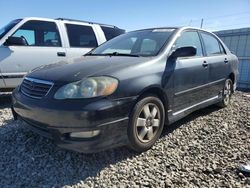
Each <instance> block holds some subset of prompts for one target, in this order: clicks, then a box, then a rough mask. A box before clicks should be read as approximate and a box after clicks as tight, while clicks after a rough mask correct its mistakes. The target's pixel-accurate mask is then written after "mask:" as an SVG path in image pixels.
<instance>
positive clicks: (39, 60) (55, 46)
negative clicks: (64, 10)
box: [0, 20, 66, 88]
mask: <svg viewBox="0 0 250 188" xmlns="http://www.w3.org/2000/svg"><path fill="white" fill-rule="evenodd" d="M11 36H13V37H22V38H24V39H25V40H26V43H27V45H25V46H5V45H2V46H0V53H1V54H0V57H1V72H2V75H3V77H4V79H5V84H6V87H8V88H13V87H16V86H17V85H18V84H19V83H20V82H21V80H22V77H23V76H24V75H25V74H26V73H27V72H29V71H31V70H32V69H34V68H36V67H39V66H41V65H46V64H51V63H55V62H58V61H60V60H64V59H65V57H66V53H65V48H64V47H63V46H62V42H61V36H60V32H59V30H58V27H57V24H56V22H53V21H40V20H29V21H27V22H25V23H24V24H23V25H21V26H20V27H19V28H18V29H17V30H16V31H14V33H13V34H12V35H11Z"/></svg>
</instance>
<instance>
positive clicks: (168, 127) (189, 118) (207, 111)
mask: <svg viewBox="0 0 250 188" xmlns="http://www.w3.org/2000/svg"><path fill="white" fill-rule="evenodd" d="M220 109H221V108H220V107H219V106H217V105H211V106H208V107H206V108H203V109H200V110H197V111H194V112H193V113H191V114H189V115H187V116H186V117H184V118H182V119H180V120H178V121H176V122H175V123H173V124H171V125H166V126H165V127H164V129H163V132H162V135H161V137H164V136H166V135H168V134H170V133H172V132H173V131H174V130H175V129H178V128H180V127H181V126H183V125H185V124H186V123H188V122H190V121H193V120H195V119H196V118H198V117H201V116H206V115H208V114H210V113H212V112H214V111H218V110H220Z"/></svg>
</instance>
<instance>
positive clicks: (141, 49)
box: [87, 29, 174, 56]
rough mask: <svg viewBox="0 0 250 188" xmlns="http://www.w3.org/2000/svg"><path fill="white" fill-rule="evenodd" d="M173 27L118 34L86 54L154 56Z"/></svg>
mask: <svg viewBox="0 0 250 188" xmlns="http://www.w3.org/2000/svg"><path fill="white" fill-rule="evenodd" d="M173 31H174V29H151V30H142V31H134V32H129V33H126V34H123V35H120V36H118V37H116V38H114V39H112V40H110V41H108V42H106V43H104V44H103V45H101V46H99V47H97V48H96V49H94V50H93V51H92V52H91V53H89V54H87V55H116V56H117V55H127V56H155V55H157V54H158V53H159V51H160V50H161V48H162V47H163V46H164V44H165V43H166V41H167V40H168V38H169V37H170V35H171V34H172V33H173Z"/></svg>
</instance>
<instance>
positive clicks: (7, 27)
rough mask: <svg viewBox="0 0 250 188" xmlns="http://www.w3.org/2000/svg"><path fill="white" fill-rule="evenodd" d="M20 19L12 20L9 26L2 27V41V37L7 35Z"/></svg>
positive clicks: (0, 36)
mask: <svg viewBox="0 0 250 188" xmlns="http://www.w3.org/2000/svg"><path fill="white" fill-rule="evenodd" d="M21 20H22V19H17V20H13V21H11V22H10V23H9V24H7V25H6V26H4V27H2V28H1V29H0V39H2V38H3V37H4V35H6V33H8V32H9V31H10V30H11V29H12V28H13V27H14V26H15V25H16V24H18V23H19V22H20V21H21Z"/></svg>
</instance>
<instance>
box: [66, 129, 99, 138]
mask: <svg viewBox="0 0 250 188" xmlns="http://www.w3.org/2000/svg"><path fill="white" fill-rule="evenodd" d="M99 133H100V130H95V131H83V132H73V133H70V134H69V136H70V137H71V138H92V137H95V136H97V135H98V134H99Z"/></svg>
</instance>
